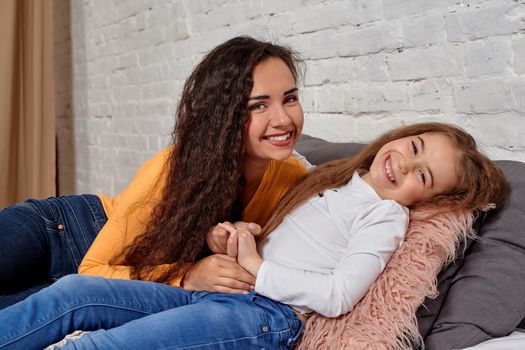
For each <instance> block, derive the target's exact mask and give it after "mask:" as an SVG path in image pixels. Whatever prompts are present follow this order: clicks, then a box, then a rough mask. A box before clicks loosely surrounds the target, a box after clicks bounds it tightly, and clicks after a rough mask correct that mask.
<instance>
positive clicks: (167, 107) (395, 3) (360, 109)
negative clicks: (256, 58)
mask: <svg viewBox="0 0 525 350" xmlns="http://www.w3.org/2000/svg"><path fill="white" fill-rule="evenodd" d="M54 1H55V23H56V24H55V50H56V63H57V69H56V81H57V117H58V130H57V133H58V138H59V142H58V145H59V161H60V167H59V176H60V188H61V192H62V193H74V192H76V193H82V192H91V193H106V194H110V195H111V194H115V193H117V192H118V191H120V190H121V189H122V188H124V186H125V185H126V184H127V183H128V182H129V180H130V178H131V177H132V176H133V174H134V172H135V170H136V169H137V167H138V166H139V165H140V164H141V163H142V162H143V161H144V160H145V159H146V158H148V157H149V156H151V155H152V154H154V153H155V152H156V151H157V150H159V149H160V148H161V147H163V146H165V145H167V144H168V142H169V134H170V132H171V129H172V126H173V121H174V120H173V116H174V113H175V108H176V104H177V102H178V98H179V94H180V91H181V89H182V84H183V82H184V80H185V79H186V77H187V76H188V74H189V73H190V72H191V70H192V68H193V67H194V65H195V64H196V63H197V62H198V61H199V60H200V58H201V57H202V55H203V54H205V53H206V52H207V51H208V50H209V49H211V48H212V47H214V46H216V45H217V44H219V43H221V42H223V41H225V40H226V39H229V38H231V37H233V36H235V35H239V34H249V35H254V36H256V37H258V38H262V39H272V40H275V41H277V42H279V43H282V44H286V45H290V46H292V47H293V48H294V49H296V50H297V51H299V52H300V53H301V55H302V57H304V58H305V60H306V65H307V74H306V77H305V82H304V86H303V89H302V102H303V107H304V109H305V112H306V117H307V120H306V125H305V133H308V134H311V135H316V136H320V137H323V138H326V139H329V140H336V141H361V142H366V141H369V140H370V139H372V138H373V137H375V136H377V134H378V133H380V132H382V131H384V130H387V129H390V128H392V127H396V126H399V125H401V124H405V123H411V122H416V121H427V120H440V121H446V122H451V123H456V124H458V125H460V126H462V127H464V128H466V129H467V130H469V131H470V132H471V133H473V134H474V135H475V137H476V138H477V140H478V141H479V143H480V145H481V146H482V148H483V149H484V150H485V152H486V153H487V154H488V155H489V156H490V157H492V158H494V159H515V160H521V161H525V137H523V136H522V135H523V134H524V133H525V80H524V78H525V1H523V0H463V1H462V0H432V1H430V0H286V1H283V0H245V1H241V0H215V1H213V0H171V1H170V0H146V1H145V0H125V1H123V0H83V1H80V0H71V1H67V0H54ZM69 26H70V27H71V29H70V31H69V30H68V27H69Z"/></svg>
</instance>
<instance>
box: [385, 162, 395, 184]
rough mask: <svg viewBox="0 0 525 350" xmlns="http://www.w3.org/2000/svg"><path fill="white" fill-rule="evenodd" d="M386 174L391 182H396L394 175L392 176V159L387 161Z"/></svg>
mask: <svg viewBox="0 0 525 350" xmlns="http://www.w3.org/2000/svg"><path fill="white" fill-rule="evenodd" d="M386 174H387V175H388V178H389V180H390V181H392V182H394V181H395V180H396V178H395V177H394V174H392V164H391V163H390V159H388V160H387V161H386Z"/></svg>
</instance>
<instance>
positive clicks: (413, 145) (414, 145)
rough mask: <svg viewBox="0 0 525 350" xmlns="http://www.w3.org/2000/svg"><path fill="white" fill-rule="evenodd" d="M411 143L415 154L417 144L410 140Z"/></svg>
mask: <svg viewBox="0 0 525 350" xmlns="http://www.w3.org/2000/svg"><path fill="white" fill-rule="evenodd" d="M411 143H412V151H413V152H414V154H417V146H416V143H415V142H414V141H411Z"/></svg>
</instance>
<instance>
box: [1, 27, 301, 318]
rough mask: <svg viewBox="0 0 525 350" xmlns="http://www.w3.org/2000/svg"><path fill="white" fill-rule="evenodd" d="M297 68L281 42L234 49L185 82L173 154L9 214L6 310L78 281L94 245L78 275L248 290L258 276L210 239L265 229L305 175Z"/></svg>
mask: <svg viewBox="0 0 525 350" xmlns="http://www.w3.org/2000/svg"><path fill="white" fill-rule="evenodd" d="M296 62H297V60H296V58H295V56H294V54H293V53H292V52H291V51H290V50H288V49H286V48H284V47H281V46H278V45H274V44H270V43H266V42H261V41H258V40H255V39H253V38H249V37H237V38H233V39H231V40H228V41H227V42H225V43H223V44H222V45H219V46H218V47H216V48H215V49H213V50H212V51H211V52H210V53H209V54H208V55H206V56H205V57H204V59H203V60H202V62H200V63H199V64H198V66H197V67H196V68H195V69H194V71H193V72H192V74H191V75H190V77H189V78H188V79H187V81H186V83H185V86H184V89H183V92H182V96H181V100H180V103H179V106H178V109H177V116H176V117H177V118H176V126H175V130H174V132H173V139H174V141H173V144H174V146H171V147H168V148H167V149H164V150H162V151H161V152H159V153H158V154H157V155H156V156H154V157H153V158H152V159H151V160H149V161H147V162H146V163H145V164H144V165H143V166H142V167H141V168H140V169H139V171H138V173H137V175H136V176H135V178H134V179H133V181H132V182H131V184H130V185H129V186H128V187H127V188H126V189H125V190H124V191H123V192H122V193H120V194H119V195H118V196H116V197H115V198H107V197H105V196H93V195H83V196H69V197H60V198H51V199H48V200H43V201H35V200H29V201H27V202H24V203H22V204H19V205H14V206H12V207H8V208H6V209H4V210H3V211H2V212H1V213H0V265H1V266H2V269H0V294H2V296H1V297H0V308H1V307H5V306H7V305H9V304H12V303H14V302H16V301H18V300H21V299H23V298H24V297H26V296H27V295H28V294H31V293H33V292H34V291H35V290H37V289H38V288H40V287H41V286H42V285H48V284H50V283H51V282H52V281H53V280H56V279H58V278H59V277H61V276H64V275H66V274H71V273H76V272H77V268H78V267H79V263H80V262H81V260H82V259H83V258H84V255H85V254H86V252H87V251H88V248H90V246H91V248H90V250H89V253H88V254H87V256H85V258H84V260H83V262H82V265H81V266H80V271H81V272H83V273H86V274H91V275H99V276H105V277H115V278H142V279H152V280H156V281H159V282H164V283H169V284H171V285H175V286H179V283H180V279H181V277H182V276H185V278H184V287H185V288H188V289H193V290H209V291H221V292H242V291H246V290H248V289H249V287H250V285H253V283H254V282H255V279H254V277H253V276H252V275H251V274H249V273H247V272H246V271H245V270H244V269H242V268H241V267H240V266H239V265H238V264H237V263H236V262H235V261H234V259H228V257H227V256H223V255H210V254H209V253H210V252H209V250H208V249H207V245H206V235H207V233H208V230H209V229H210V228H211V227H212V226H214V225H216V224H217V222H222V221H225V220H230V221H231V220H241V219H242V220H244V221H246V222H252V221H253V222H257V223H258V224H261V225H264V224H265V223H266V221H268V218H269V217H270V214H271V212H272V211H273V209H274V208H275V206H276V204H277V203H278V202H279V200H280V199H281V197H282V196H283V195H284V194H285V192H286V191H287V190H288V188H289V187H290V186H291V185H292V184H293V183H294V182H295V181H296V180H297V179H298V178H300V177H301V176H302V175H304V173H305V172H306V169H305V168H304V167H303V166H302V165H301V163H300V162H299V161H298V160H297V159H294V158H289V156H290V155H291V153H292V150H293V147H294V145H295V143H296V142H297V139H298V138H299V135H300V133H301V130H302V126H303V112H302V109H301V105H300V103H299V100H298V89H297V78H298V70H297V68H296ZM99 231H100V233H99ZM97 234H98V238H97V239H96V241H95V243H94V244H93V245H92V243H93V241H94V240H95V237H97ZM132 243H133V244H132ZM120 253H122V254H120ZM115 255H118V260H119V261H118V263H114V262H113V261H112V259H113V258H114V256H115ZM38 284H40V286H39V287H37V285H38Z"/></svg>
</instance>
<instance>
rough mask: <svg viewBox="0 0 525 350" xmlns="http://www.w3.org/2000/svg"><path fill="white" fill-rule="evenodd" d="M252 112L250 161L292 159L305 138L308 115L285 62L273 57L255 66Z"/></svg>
mask: <svg viewBox="0 0 525 350" xmlns="http://www.w3.org/2000/svg"><path fill="white" fill-rule="evenodd" d="M248 111H249V112H248V113H249V116H248V122H247V123H246V129H245V133H246V136H245V140H246V141H245V142H246V158H247V160H248V161H251V162H254V161H255V162H260V161H263V162H267V161H269V160H272V159H274V160H284V159H286V158H288V157H289V156H290V155H291V154H292V151H293V148H294V146H295V144H296V143H297V140H298V139H299V136H300V135H301V131H302V129H303V121H304V116H303V109H302V107H301V104H300V103H299V92H298V90H297V86H296V82H295V79H294V77H293V75H292V72H291V71H290V69H289V68H288V66H287V65H286V64H285V63H284V62H283V61H282V60H281V59H279V58H275V57H270V58H268V59H266V60H264V61H263V62H261V63H259V64H258V65H257V66H255V69H254V70H253V88H252V91H251V92H250V97H249V101H248Z"/></svg>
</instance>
